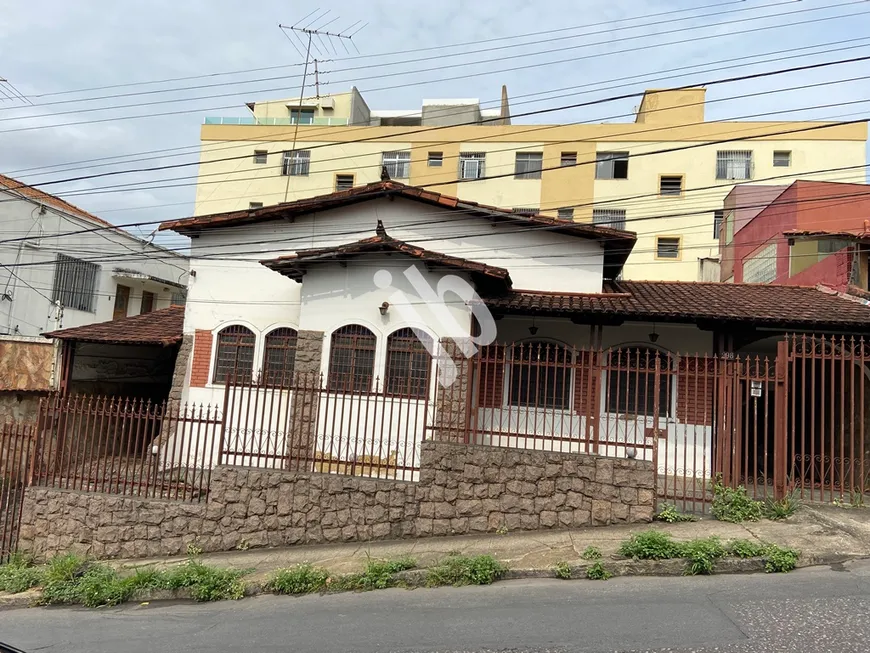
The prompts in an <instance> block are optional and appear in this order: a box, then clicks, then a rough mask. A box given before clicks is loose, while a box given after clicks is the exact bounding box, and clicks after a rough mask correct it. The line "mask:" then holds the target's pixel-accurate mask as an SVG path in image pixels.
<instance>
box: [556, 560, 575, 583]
mask: <svg viewBox="0 0 870 653" xmlns="http://www.w3.org/2000/svg"><path fill="white" fill-rule="evenodd" d="M553 573H554V574H556V578H561V579H562V580H571V565H569V564H568V563H567V562H565V561H564V560H562V561H561V562H557V563H556V565H555V566H554V567H553Z"/></svg>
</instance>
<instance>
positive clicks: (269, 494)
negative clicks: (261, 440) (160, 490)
mask: <svg viewBox="0 0 870 653" xmlns="http://www.w3.org/2000/svg"><path fill="white" fill-rule="evenodd" d="M653 486H654V474H653V468H652V465H651V463H647V462H640V461H634V460H615V459H612V458H602V457H598V456H586V455H579V454H564V453H554V452H541V451H528V450H518V449H504V448H499V447H484V446H467V445H464V444H456V443H449V442H425V443H423V445H422V450H421V472H420V481H419V483H409V482H403V481H394V480H388V479H368V478H359V477H354V476H339V475H334V474H313V473H300V472H289V471H284V470H269V469H257V468H250V467H227V466H222V467H217V468H216V469H215V470H214V471H213V473H212V478H211V486H210V491H209V498H208V501H206V502H203V503H199V504H192V503H182V502H175V501H163V500H158V499H135V498H127V497H120V496H113V495H107V494H89V493H85V492H73V491H68V490H55V489H50V488H40V487H31V488H28V489H27V491H26V493H25V501H24V506H23V511H22V512H23V514H22V522H21V532H20V542H19V548H20V550H22V551H24V552H28V553H31V554H33V555H35V556H37V557H40V558H41V557H45V556H49V555H52V554H54V553H58V552H75V553H79V554H84V555H91V556H95V557H100V558H102V557H110V558H111V557H142V556H158V555H175V554H179V553H184V552H185V551H186V550H187V546H188V544H195V545H196V546H198V547H199V548H201V549H202V550H203V551H229V550H233V549H236V548H241V547H264V546H288V545H293V544H315V543H326V542H351V541H368V540H381V539H398V538H405V537H425V536H429V535H450V534H457V535H458V534H465V533H482V532H494V531H497V530H500V529H502V528H506V529H507V530H509V531H519V530H538V529H547V528H575V527H579V526H590V525H604V524H610V523H618V522H646V521H650V520H651V519H652V515H653V505H654V491H653Z"/></svg>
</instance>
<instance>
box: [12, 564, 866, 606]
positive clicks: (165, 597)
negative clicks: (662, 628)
mask: <svg viewBox="0 0 870 653" xmlns="http://www.w3.org/2000/svg"><path fill="white" fill-rule="evenodd" d="M868 558H870V556H861V555H851V554H822V555H809V556H801V558H799V559H798V563H797V566H796V568H797V569H805V568H808V567H820V566H827V565H833V564H842V563H845V562H849V561H851V560H865V559H868ZM596 562H601V563H602V564H603V565H604V566H605V568H606V569H607V571H609V572H610V573H611V574H612V575H613V577H614V578H616V577H626V578H629V577H632V576H658V577H666V576H683V575H684V572H685V570H686V560H685V558H669V559H665V560H630V559H620V560H609V561H605V560H596V561H593V562H587V563H584V564H580V565H571V567H570V569H571V578H568V579H565V580H574V581H578V580H580V581H584V580H587V579H586V570H587V569H588V568H589V567H591V566H592V565H594V564H595V563H596ZM757 573H764V559H763V558H723V559H720V560H718V561H717V562H716V565H715V567H714V568H713V574H712V575H714V576H721V575H726V574H727V575H734V574H757ZM426 576H427V570H426V569H408V570H406V571H400V572H398V573H397V574H396V575H395V578H396V580H397V581H399V582H400V583H401V585H400V587H401V588H405V589H421V588H425V587H426ZM541 578H545V579H554V580H555V579H557V576H556V574H555V573H554V571H553V570H552V569H550V568H547V569H509V570H508V571H506V572H505V573H504V575H502V576H501V577H500V578H499V579H498V580H497V581H496V582H500V581H505V580H523V579H541ZM344 593H345V592H324V594H344ZM262 594H270V592H267V591H266V590H265V588H264V583H262V582H251V583H248V584H247V585H246V586H245V598H248V597H252V596H260V595H262ZM39 596H40V593H39V590H28V591H26V592H21V593H20V594H0V610H7V609H18V608H30V607H35V603H36V601H37V600H38V599H39ZM162 601H185V602H190V603H195V602H196V601H195V600H194V599H193V597H192V596H191V593H190V590H189V589H187V588H180V589H176V590H143V591H141V592H139V593H137V594H136V595H134V596H132V597H131V598H130V600H129V601H127V602H126V604H127V605H132V604H134V603H152V602H162ZM70 607H73V606H70Z"/></svg>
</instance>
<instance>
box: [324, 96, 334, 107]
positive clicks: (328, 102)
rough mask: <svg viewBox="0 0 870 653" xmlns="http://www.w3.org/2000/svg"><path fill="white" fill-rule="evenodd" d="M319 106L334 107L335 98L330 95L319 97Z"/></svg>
mask: <svg viewBox="0 0 870 653" xmlns="http://www.w3.org/2000/svg"><path fill="white" fill-rule="evenodd" d="M320 108H321V109H334V108H335V98H332V97H322V98H320Z"/></svg>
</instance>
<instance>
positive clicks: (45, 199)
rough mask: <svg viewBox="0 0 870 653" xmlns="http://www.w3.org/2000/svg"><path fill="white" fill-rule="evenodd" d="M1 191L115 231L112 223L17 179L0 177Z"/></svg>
mask: <svg viewBox="0 0 870 653" xmlns="http://www.w3.org/2000/svg"><path fill="white" fill-rule="evenodd" d="M2 190H9V191H12V192H14V193H18V194H19V195H22V196H23V197H26V198H27V199H30V200H33V201H35V202H39V203H40V204H45V205H47V206H50V207H52V208H55V209H57V210H59V211H63V212H64V213H67V214H69V215H74V216H76V217H79V218H84V219H85V220H90V221H92V222H97V223H99V224H101V225H104V226H106V227H112V229H117V227H116V226H115V225H113V224H112V223H110V222H106V221H105V220H103V219H102V218H98V217H97V216H95V215H94V214H93V213H88V212H87V211H85V210H84V209H80V208H79V207H77V206H76V205H75V204H70V203H69V202H67V201H66V200H62V199H61V198H59V197H57V196H56V195H51V194H49V193H46V192H45V191H43V190H39V189H38V188H36V187H34V186H28V185H27V184H25V183H23V182H21V181H18V180H17V179H13V178H12V177H7V176H6V175H0V191H2Z"/></svg>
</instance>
